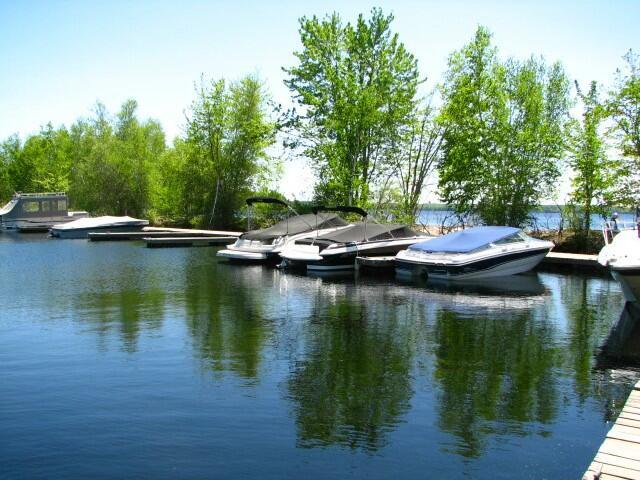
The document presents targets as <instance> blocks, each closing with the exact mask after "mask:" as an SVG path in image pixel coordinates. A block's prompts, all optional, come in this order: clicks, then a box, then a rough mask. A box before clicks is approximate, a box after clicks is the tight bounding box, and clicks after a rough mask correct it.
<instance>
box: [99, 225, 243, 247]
mask: <svg viewBox="0 0 640 480" xmlns="http://www.w3.org/2000/svg"><path fill="white" fill-rule="evenodd" d="M241 234H242V233H241V232H226V231H221V230H191V229H188V228H162V227H145V228H143V229H142V230H141V231H136V232H92V233H89V235H88V236H89V240H91V241H92V242H117V241H131V240H145V241H146V239H147V238H157V239H171V240H173V239H176V238H188V239H193V238H222V239H224V242H228V241H229V238H232V239H233V240H235V239H236V238H238V237H239V236H240V235H241ZM186 244H187V243H185V245H186Z"/></svg>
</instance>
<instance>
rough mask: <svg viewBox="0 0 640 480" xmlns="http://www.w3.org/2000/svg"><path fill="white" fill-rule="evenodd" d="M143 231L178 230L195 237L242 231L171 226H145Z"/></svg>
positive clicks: (222, 235) (232, 235)
mask: <svg viewBox="0 0 640 480" xmlns="http://www.w3.org/2000/svg"><path fill="white" fill-rule="evenodd" d="M142 231H143V232H176V233H192V234H193V235H192V236H193V237H195V236H198V235H200V234H202V235H208V236H219V237H239V236H240V235H242V232H227V231H226V230H196V229H191V228H170V227H144V228H143V229H142Z"/></svg>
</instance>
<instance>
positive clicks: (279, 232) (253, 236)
mask: <svg viewBox="0 0 640 480" xmlns="http://www.w3.org/2000/svg"><path fill="white" fill-rule="evenodd" d="M347 225H349V224H348V223H347V222H346V221H345V220H344V219H342V218H340V217H339V216H338V215H336V214H334V213H319V214H318V215H317V216H316V215H313V214H312V213H307V214H305V215H298V216H296V217H291V218H289V219H288V220H282V221H281V222H278V223H276V224H275V225H274V226H272V227H269V228H263V229H261V230H251V231H250V232H246V233H243V234H242V235H241V236H240V238H242V239H244V240H261V241H264V240H273V239H274V238H278V237H283V236H285V235H297V234H299V233H305V232H312V231H314V230H316V229H323V228H338V227H344V226H347Z"/></svg>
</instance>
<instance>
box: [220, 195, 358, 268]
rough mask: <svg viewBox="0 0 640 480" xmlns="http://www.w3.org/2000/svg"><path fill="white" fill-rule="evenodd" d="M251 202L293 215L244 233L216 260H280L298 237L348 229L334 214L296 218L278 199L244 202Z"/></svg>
mask: <svg viewBox="0 0 640 480" xmlns="http://www.w3.org/2000/svg"><path fill="white" fill-rule="evenodd" d="M254 203H272V204H277V205H282V206H284V207H286V208H288V209H290V210H291V211H293V213H294V214H295V216H294V217H291V218H287V219H286V220H283V221H281V222H278V223H276V224H275V225H273V226H272V227H269V228H263V229H261V230H253V231H248V232H246V233H243V234H242V235H240V237H239V238H238V240H236V242H235V243H234V244H233V245H228V246H227V248H226V249H224V250H220V251H218V253H217V255H218V256H219V257H223V258H228V259H230V260H235V261H244V262H264V261H272V260H279V258H280V257H279V255H280V251H281V250H282V249H283V248H284V247H285V246H286V245H287V244H289V243H292V242H294V241H296V240H297V239H299V238H303V237H306V236H310V235H324V234H326V233H329V232H332V231H335V230H338V229H341V228H345V227H347V226H348V223H347V222H345V221H344V220H343V219H342V218H340V217H339V216H337V215H334V214H332V215H329V214H320V213H315V214H305V215H298V213H297V212H296V211H295V210H293V208H291V207H290V206H289V204H288V203H286V202H284V201H282V200H279V199H277V198H268V197H252V198H248V199H247V205H249V206H251V205H253V204H254Z"/></svg>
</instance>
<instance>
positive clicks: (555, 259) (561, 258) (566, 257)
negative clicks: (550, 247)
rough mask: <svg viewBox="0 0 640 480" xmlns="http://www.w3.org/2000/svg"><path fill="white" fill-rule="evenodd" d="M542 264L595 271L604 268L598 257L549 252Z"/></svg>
mask: <svg viewBox="0 0 640 480" xmlns="http://www.w3.org/2000/svg"><path fill="white" fill-rule="evenodd" d="M542 262H543V263H547V264H555V265H570V266H578V267H588V268H595V269H603V268H604V267H603V266H602V265H600V264H599V263H598V256H597V255H584V254H581V253H562V252H549V253H547V256H546V257H544V260H543V261H542Z"/></svg>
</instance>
